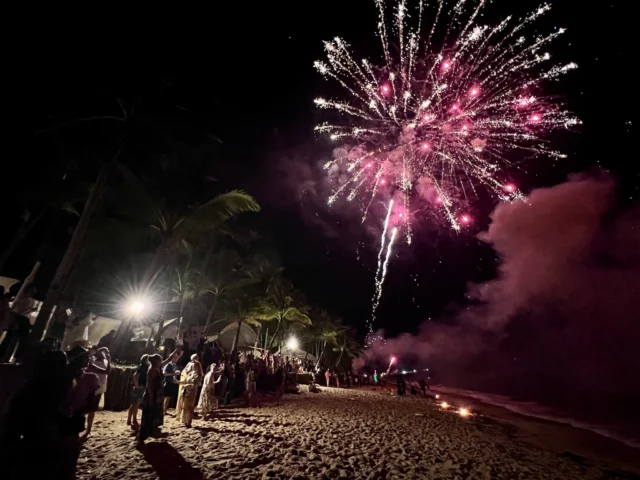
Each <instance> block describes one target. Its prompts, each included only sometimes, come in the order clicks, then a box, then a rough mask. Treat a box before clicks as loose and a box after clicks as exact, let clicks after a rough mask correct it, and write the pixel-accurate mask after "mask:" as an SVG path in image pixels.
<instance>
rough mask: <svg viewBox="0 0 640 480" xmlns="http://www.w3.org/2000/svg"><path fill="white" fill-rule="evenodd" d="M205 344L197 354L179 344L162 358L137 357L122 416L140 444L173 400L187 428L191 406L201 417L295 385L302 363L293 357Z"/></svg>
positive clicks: (254, 402) (274, 395)
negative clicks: (236, 401)
mask: <svg viewBox="0 0 640 480" xmlns="http://www.w3.org/2000/svg"><path fill="white" fill-rule="evenodd" d="M209 347H210V348H207V349H205V350H204V351H203V354H202V355H200V354H198V353H191V354H189V353H188V352H189V351H188V350H183V349H182V348H181V347H179V348H178V349H177V350H176V351H174V352H173V353H172V354H171V355H169V357H167V359H165V360H162V357H161V356H160V355H157V354H156V355H143V356H142V358H141V359H140V364H139V365H138V367H137V369H136V372H135V374H134V375H133V385H132V390H131V406H130V408H129V411H128V415H127V425H129V426H130V427H131V428H132V430H134V431H136V432H137V438H138V444H139V445H142V444H143V443H144V441H145V440H146V439H147V438H149V437H150V436H152V435H153V434H154V433H157V432H158V429H159V427H161V426H162V424H163V423H164V417H165V416H166V415H168V414H170V412H169V410H170V408H171V407H172V406H173V405H175V411H174V415H175V418H176V419H177V420H178V421H179V422H181V423H183V424H184V425H185V426H186V427H191V425H192V421H193V419H194V417H195V416H196V410H198V415H200V416H202V417H203V418H205V419H206V418H209V417H211V416H212V415H213V414H214V412H215V411H216V410H217V409H219V408H220V407H224V406H227V405H229V404H230V403H231V401H232V400H233V399H234V398H240V399H241V400H242V401H243V402H244V404H245V405H247V406H254V407H258V406H260V404H261V399H262V398H264V397H265V396H267V395H269V396H270V397H271V398H273V399H274V400H275V401H276V402H277V403H279V402H280V401H281V398H282V395H283V394H284V392H285V389H286V388H287V387H289V388H291V389H295V388H296V378H295V374H296V373H298V372H299V371H300V368H301V365H300V364H299V363H298V362H297V361H294V359H290V358H289V357H286V356H285V357H281V356H280V355H278V354H273V353H271V352H268V351H263V352H261V353H259V354H254V353H250V352H243V353H240V352H238V351H236V350H234V351H232V352H230V353H228V354H227V353H225V352H224V351H223V350H222V349H221V348H220V346H219V345H218V344H217V343H216V342H212V343H211V345H209ZM139 410H142V416H141V421H140V422H138V418H137V416H138V411H139Z"/></svg>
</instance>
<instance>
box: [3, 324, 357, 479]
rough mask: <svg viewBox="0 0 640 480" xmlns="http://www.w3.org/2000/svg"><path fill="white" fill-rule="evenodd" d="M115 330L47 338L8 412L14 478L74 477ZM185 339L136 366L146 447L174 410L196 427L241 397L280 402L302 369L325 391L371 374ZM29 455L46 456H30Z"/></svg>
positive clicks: (140, 435) (6, 448)
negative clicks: (73, 340)
mask: <svg viewBox="0 0 640 480" xmlns="http://www.w3.org/2000/svg"><path fill="white" fill-rule="evenodd" d="M114 336H115V332H113V331H112V332H109V333H108V334H107V335H105V336H104V337H102V339H101V340H100V342H99V343H98V345H96V346H95V347H93V348H91V349H87V348H84V347H82V346H75V347H73V348H72V349H71V350H69V351H67V352H66V353H65V352H63V351H61V350H60V348H59V347H60V345H59V343H58V344H49V343H47V342H43V345H42V346H43V349H44V350H45V351H44V352H43V353H41V354H40V355H39V356H38V357H37V358H35V363H34V366H33V369H32V372H33V373H32V375H31V377H30V379H29V380H28V382H27V384H26V385H25V387H24V388H23V389H22V390H21V391H20V392H18V393H17V394H16V395H15V396H14V397H13V399H12V401H11V404H10V407H9V411H8V413H7V415H6V417H5V423H4V426H3V429H2V437H1V438H0V443H1V445H0V455H1V456H2V465H3V467H2V468H3V471H6V472H10V474H9V475H8V476H7V477H6V478H28V476H29V475H31V474H33V475H34V476H35V475H39V474H45V473H46V474H47V475H48V476H52V477H53V478H61V479H65V478H74V475H75V467H76V464H77V461H78V458H79V455H80V449H81V446H82V442H83V441H84V440H85V439H86V438H87V437H88V436H89V435H90V434H91V432H92V428H93V423H94V417H95V413H96V411H97V410H98V408H99V405H100V402H101V400H102V397H103V395H104V394H105V393H106V391H107V385H108V377H109V373H110V371H111V355H110V351H109V347H110V345H111V343H112V341H113V338H114ZM185 340H186V341H185V342H184V343H183V344H182V345H180V346H178V347H176V348H175V350H173V351H172V352H171V353H170V354H169V355H168V356H167V357H166V358H164V359H163V357H162V356H161V355H160V354H145V355H142V357H141V359H140V362H139V364H138V365H137V367H136V369H135V373H134V374H133V377H132V382H131V383H132V384H131V392H130V400H131V404H130V408H129V410H128V413H127V425H129V426H130V428H131V429H132V431H133V432H135V435H136V439H137V444H138V446H142V445H143V444H144V442H145V441H146V440H147V439H148V438H149V437H152V436H155V435H157V434H158V433H160V428H161V427H162V425H163V423H164V419H165V417H166V416H167V415H171V414H173V415H174V417H175V419H176V420H177V421H179V422H181V423H182V424H183V425H184V426H185V427H191V425H192V422H193V419H194V418H198V417H197V416H199V417H200V418H204V419H209V418H211V417H212V416H214V415H215V412H216V410H218V409H219V408H221V407H225V406H228V405H229V404H230V403H231V402H232V401H233V400H234V399H239V400H240V402H243V403H244V405H246V406H252V407H259V406H260V405H261V403H263V402H264V401H265V399H266V398H267V397H268V398H270V399H272V400H274V401H275V402H276V403H278V404H279V403H280V401H281V399H282V396H283V394H284V393H285V391H286V390H287V389H289V390H290V391H296V390H297V388H298V387H297V375H298V374H301V373H310V374H311V382H310V386H309V391H313V392H317V391H319V389H318V387H317V385H316V381H317V380H319V379H321V378H322V377H323V376H324V379H325V381H326V385H327V386H331V385H335V386H336V387H341V386H342V387H351V386H359V385H362V384H365V383H366V381H367V378H366V375H364V376H362V375H360V374H356V373H353V372H340V373H338V372H334V371H330V370H326V372H325V371H324V370H320V369H319V368H318V365H317V364H316V363H314V362H311V361H305V360H304V359H299V358H295V357H289V356H283V355H280V354H279V353H272V352H270V351H266V350H259V349H254V350H253V351H252V352H238V351H237V350H233V351H231V352H229V353H226V352H224V351H223V349H222V348H221V347H220V345H219V344H218V343H217V342H191V343H190V342H189V341H188V339H185ZM167 346H169V345H168V344H165V348H166V347H167ZM174 406H175V410H174V411H173V412H171V410H172V407H174ZM140 411H141V415H139V412H140ZM196 412H197V413H196ZM139 418H140V421H138V419H139ZM29 458H38V459H40V461H39V462H36V463H34V462H30V461H26V460H28V459H29Z"/></svg>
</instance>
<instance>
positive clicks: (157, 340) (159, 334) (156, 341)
mask: <svg viewBox="0 0 640 480" xmlns="http://www.w3.org/2000/svg"><path fill="white" fill-rule="evenodd" d="M168 299H169V288H168V287H167V289H166V290H165V294H164V303H163V304H162V310H160V313H159V314H158V317H159V322H158V331H157V332H156V338H155V339H154V347H155V349H156V350H157V349H158V348H160V340H161V339H162V334H163V333H164V311H165V309H166V308H167V300H168ZM176 340H177V339H176ZM147 346H148V345H147Z"/></svg>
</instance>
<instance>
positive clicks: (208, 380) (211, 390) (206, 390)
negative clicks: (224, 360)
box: [198, 363, 218, 418]
mask: <svg viewBox="0 0 640 480" xmlns="http://www.w3.org/2000/svg"><path fill="white" fill-rule="evenodd" d="M215 372H216V364H215V363H213V364H211V366H210V367H209V371H208V372H207V374H206V375H205V376H204V380H203V382H202V392H201V393H200V401H199V402H198V408H199V409H200V413H201V414H202V417H203V418H206V417H208V416H209V415H211V413H212V412H213V411H214V410H215V409H216V408H217V407H218V401H217V398H216V394H215V387H216V374H215Z"/></svg>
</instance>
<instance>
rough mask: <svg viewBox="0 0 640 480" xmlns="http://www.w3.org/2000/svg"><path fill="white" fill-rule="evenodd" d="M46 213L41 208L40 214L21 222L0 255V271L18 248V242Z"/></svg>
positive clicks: (44, 209)
mask: <svg viewBox="0 0 640 480" xmlns="http://www.w3.org/2000/svg"><path fill="white" fill-rule="evenodd" d="M46 211H47V209H46V208H43V209H42V210H41V211H40V213H38V215H36V216H35V217H34V218H33V219H31V220H28V221H26V222H23V223H22V225H20V227H19V228H18V230H17V231H16V233H15V235H14V236H13V239H12V240H11V242H10V243H9V245H7V248H5V249H4V251H3V252H2V253H1V254H0V271H2V267H4V264H5V262H6V261H7V260H9V258H10V257H11V255H13V252H15V250H16V248H18V245H20V242H22V240H24V237H26V236H27V234H28V233H29V232H30V231H31V229H32V228H33V226H34V225H35V224H36V223H38V221H39V220H40V219H41V218H42V216H43V215H44V213H45V212H46Z"/></svg>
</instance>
